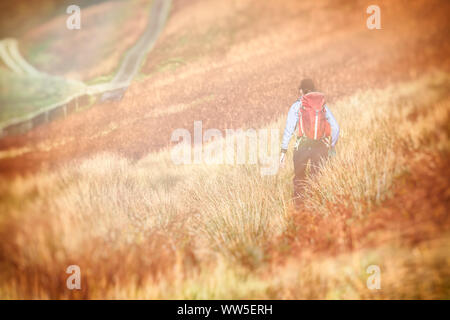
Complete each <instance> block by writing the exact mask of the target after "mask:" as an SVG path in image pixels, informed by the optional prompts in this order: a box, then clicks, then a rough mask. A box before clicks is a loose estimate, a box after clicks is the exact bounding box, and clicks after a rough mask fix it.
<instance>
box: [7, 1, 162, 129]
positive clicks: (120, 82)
mask: <svg viewBox="0 0 450 320" xmlns="http://www.w3.org/2000/svg"><path fill="white" fill-rule="evenodd" d="M170 6H171V0H155V1H154V2H153V4H152V7H151V8H150V12H149V16H148V24H147V26H146V29H145V31H144V34H143V35H142V36H141V37H140V39H139V41H138V42H137V43H136V44H135V45H134V46H133V47H132V48H131V49H130V50H129V51H128V52H127V53H126V54H125V56H124V58H123V61H122V63H121V65H120V67H119V70H118V72H117V74H116V75H115V76H114V78H113V79H112V80H111V81H110V82H108V83H103V84H99V85H93V86H88V85H86V84H84V83H83V82H80V81H75V80H71V79H64V81H66V82H67V83H68V84H71V85H73V88H74V92H73V93H72V94H71V95H70V96H66V97H65V98H64V99H63V100H62V101H57V102H56V103H53V104H52V105H48V106H46V107H45V108H41V109H40V110H37V111H35V112H32V113H30V114H26V115H24V116H21V117H17V118H13V119H10V120H8V121H6V122H5V123H1V124H0V130H2V129H3V128H6V127H8V126H11V125H16V124H19V123H21V122H25V121H29V120H30V119H32V118H34V117H36V116H39V115H40V114H44V113H46V112H49V111H51V110H53V109H55V108H58V107H59V106H61V105H65V104H68V103H70V102H71V101H72V100H73V99H76V98H77V97H80V96H83V95H86V94H88V95H98V94H102V93H103V96H102V100H107V99H108V98H109V97H115V96H116V95H117V93H119V94H120V95H122V94H123V91H124V90H126V89H127V88H128V86H129V85H130V83H131V81H132V80H133V78H134V77H135V75H136V73H137V72H138V70H139V68H140V66H141V65H142V62H143V61H144V59H145V57H146V56H147V54H148V52H149V51H151V49H152V48H153V47H154V45H155V43H156V40H157V39H158V36H159V34H160V33H161V31H162V29H163V27H164V24H165V22H166V20H167V17H168V15H169V10H170ZM0 58H1V59H2V60H3V62H4V63H5V65H6V66H7V67H8V68H9V69H10V70H11V71H12V72H14V73H16V74H19V75H23V76H29V77H32V78H34V79H35V81H39V78H40V77H53V76H51V75H48V74H45V73H42V72H40V71H38V70H37V69H36V68H34V67H33V66H32V65H30V64H29V63H28V62H27V61H26V60H25V59H24V58H23V56H22V55H21V54H20V51H19V48H18V43H17V40H16V39H4V40H2V41H0ZM116 90H119V91H116Z"/></svg>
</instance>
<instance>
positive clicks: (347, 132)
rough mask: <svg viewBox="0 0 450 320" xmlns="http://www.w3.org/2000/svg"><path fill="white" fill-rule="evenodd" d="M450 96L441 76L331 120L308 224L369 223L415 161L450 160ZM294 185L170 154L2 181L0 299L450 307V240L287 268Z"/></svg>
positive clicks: (368, 94)
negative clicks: (372, 286) (70, 284)
mask: <svg viewBox="0 0 450 320" xmlns="http://www.w3.org/2000/svg"><path fill="white" fill-rule="evenodd" d="M449 87H450V80H449V76H448V75H446V74H433V75H431V76H425V77H423V78H422V79H420V80H418V81H415V82H411V83H402V84H398V85H395V86H392V87H389V88H386V89H382V90H368V91H364V92H358V93H356V94H354V95H352V96H350V97H349V98H345V99H343V100H339V101H338V102H337V103H336V104H334V105H333V106H331V108H332V110H333V112H334V114H335V116H336V117H337V118H338V121H339V123H340V125H341V128H342V131H341V140H340V142H339V147H338V156H337V157H336V158H334V159H333V160H332V161H330V162H327V163H326V164H324V165H323V167H322V169H321V174H319V176H317V177H315V178H312V179H310V181H309V182H308V186H307V192H308V195H309V197H308V200H307V202H306V205H307V208H308V210H309V211H310V212H313V213H314V214H316V215H328V216H333V215H336V214H338V213H336V212H335V211H334V210H333V209H332V208H335V207H336V204H338V205H339V206H342V207H344V208H346V209H349V210H350V211H351V214H352V216H353V217H358V218H360V219H362V220H364V219H369V217H370V216H369V213H370V212H371V211H372V210H374V209H375V208H378V207H380V206H382V205H383V203H384V201H385V200H386V199H388V198H389V197H391V196H392V190H393V185H394V184H395V181H396V179H397V178H398V177H399V176H400V175H401V174H404V173H407V172H408V170H409V166H408V160H409V158H408V157H409V155H410V154H411V153H425V152H435V153H439V152H440V153H444V152H448V150H449V140H448V129H446V128H448V115H449V110H450V107H449V100H448V96H447V95H448V90H449ZM418 93H421V94H420V95H418ZM424 106H430V107H428V108H425V107H424ZM356 111H359V112H356ZM283 122H284V119H280V120H279V121H277V122H275V123H273V124H271V125H269V127H270V128H274V127H275V128H281V127H282V126H283ZM288 156H291V155H290V154H289V155H288ZM291 172H292V164H290V163H289V165H288V167H287V169H285V170H283V171H281V172H279V174H278V175H275V176H265V177H262V176H261V175H260V171H259V166H258V165H241V166H231V165H175V164H173V162H172V161H171V157H170V150H164V151H161V152H159V153H152V154H149V155H148V156H147V157H145V158H144V159H142V160H140V161H138V162H136V163H133V162H131V161H129V160H126V159H124V158H121V157H120V156H118V155H114V154H99V155H97V156H95V157H92V158H90V159H80V160H78V161H75V162H73V163H70V164H67V165H66V166H64V167H61V168H60V169H58V170H55V171H52V172H40V173H38V174H35V175H33V176H29V177H25V178H16V179H15V180H13V181H11V180H6V179H4V180H1V181H0V197H1V198H0V211H1V212H2V214H1V216H0V296H1V297H2V298H44V299H45V298H152V299H154V298H193V299H196V298H412V297H417V298H445V297H447V298H448V294H449V292H448V288H449V283H448V281H449V275H448V265H449V260H448V256H447V254H446V252H448V248H446V243H448V241H446V240H448V233H444V234H442V235H440V234H439V235H436V237H437V239H436V240H435V241H434V242H429V243H426V244H420V245H417V246H415V247H414V249H413V251H412V253H411V250H410V248H406V247H403V246H399V245H398V244H397V243H395V242H394V243H387V244H386V243H383V244H381V243H380V245H379V246H376V247H375V248H371V249H361V250H357V251H353V252H350V253H345V254H341V255H338V256H327V255H326V254H312V255H311V256H303V258H302V259H300V260H299V259H297V258H296V256H295V255H290V253H289V251H290V249H289V244H288V248H287V249H286V248H284V247H283V246H284V245H283V242H280V243H278V242H276V241H275V239H280V238H281V239H283V237H285V235H286V234H288V233H289V229H290V228H292V226H293V224H295V219H293V216H292V212H291V210H290V200H289V199H290V193H291V179H290V178H291ZM425 201H426V200H425ZM297 227H298V226H297ZM447 232H448V230H447ZM274 243H275V245H274ZM283 251H287V257H288V258H286V259H285V262H284V263H281V264H280V263H278V262H276V261H275V260H274V257H277V256H278V255H279V253H280V252H283ZM377 261H383V275H382V277H383V278H382V279H383V280H382V281H383V284H382V285H383V290H382V291H380V292H377V293H374V292H372V291H370V290H368V289H367V288H366V287H365V279H366V277H367V275H366V274H365V268H366V266H367V265H368V264H371V263H375V262H377ZM70 264H77V265H79V266H80V267H81V272H82V290H80V291H70V290H67V289H66V287H65V280H66V277H67V275H66V274H65V269H66V267H67V266H68V265H70ZM399 279H403V282H402V281H399Z"/></svg>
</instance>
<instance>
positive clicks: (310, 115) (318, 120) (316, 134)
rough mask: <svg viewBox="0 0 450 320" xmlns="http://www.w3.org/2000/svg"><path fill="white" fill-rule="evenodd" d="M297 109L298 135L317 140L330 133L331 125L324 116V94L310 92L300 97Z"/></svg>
mask: <svg viewBox="0 0 450 320" xmlns="http://www.w3.org/2000/svg"><path fill="white" fill-rule="evenodd" d="M301 102H302V106H301V107H300V110H299V117H298V118H299V124H298V128H299V136H300V137H303V136H306V137H308V138H309V139H312V140H319V139H322V138H324V137H329V136H330V135H331V127H330V124H329V123H328V121H327V119H326V117H325V113H326V110H325V96H324V95H323V93H320V92H310V93H308V94H305V95H303V96H302V98H301Z"/></svg>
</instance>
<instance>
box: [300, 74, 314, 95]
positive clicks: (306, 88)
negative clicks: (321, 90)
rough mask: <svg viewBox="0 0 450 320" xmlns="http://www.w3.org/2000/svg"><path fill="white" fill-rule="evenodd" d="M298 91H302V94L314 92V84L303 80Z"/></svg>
mask: <svg viewBox="0 0 450 320" xmlns="http://www.w3.org/2000/svg"><path fill="white" fill-rule="evenodd" d="M300 89H302V90H303V93H304V94H307V93H310V92H313V91H315V90H316V88H315V87H314V82H313V81H312V79H309V78H306V79H303V80H302V82H301V83H300Z"/></svg>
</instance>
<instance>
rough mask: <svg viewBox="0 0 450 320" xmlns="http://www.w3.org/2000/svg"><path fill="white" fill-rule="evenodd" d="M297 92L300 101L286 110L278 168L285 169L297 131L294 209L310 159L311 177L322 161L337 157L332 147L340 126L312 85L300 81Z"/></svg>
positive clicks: (319, 93) (300, 194)
mask: <svg viewBox="0 0 450 320" xmlns="http://www.w3.org/2000/svg"><path fill="white" fill-rule="evenodd" d="M299 90H300V99H298V100H297V101H296V102H295V103H294V104H293V105H292V106H291V108H290V109H289V113H288V116H287V120H286V127H285V129H284V134H283V140H282V142H281V155H280V166H281V167H284V163H285V161H286V152H287V149H288V145H289V141H290V140H291V138H292V135H293V133H294V131H295V130H296V128H297V129H298V135H297V141H296V144H295V150H294V171H295V176H294V179H293V184H294V201H295V205H296V206H297V207H298V205H299V199H301V197H302V194H303V190H304V182H305V179H306V168H307V164H308V161H309V160H311V167H310V173H311V174H312V175H314V174H315V173H316V172H317V170H318V167H319V164H320V161H321V160H322V159H325V158H326V157H328V156H333V155H335V154H336V152H335V149H334V146H335V145H336V143H337V140H338V137H339V125H338V123H337V121H336V119H335V118H334V116H333V114H332V113H331V111H330V109H328V107H327V105H326V103H325V95H324V94H323V93H321V92H316V89H315V86H314V82H313V81H312V80H311V79H303V80H302V81H301V84H300V88H299ZM330 140H331V141H330Z"/></svg>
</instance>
